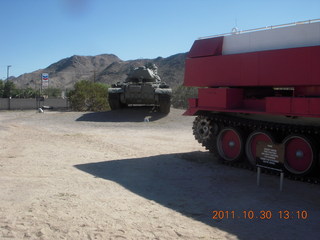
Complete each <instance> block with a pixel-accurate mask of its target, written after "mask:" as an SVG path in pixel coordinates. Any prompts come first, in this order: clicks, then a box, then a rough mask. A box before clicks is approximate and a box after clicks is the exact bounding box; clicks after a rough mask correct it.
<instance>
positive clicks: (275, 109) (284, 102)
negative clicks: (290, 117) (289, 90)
mask: <svg viewBox="0 0 320 240" xmlns="http://www.w3.org/2000/svg"><path fill="white" fill-rule="evenodd" d="M266 112H267V113H277V114H290V112H291V98H290V97H267V98H266Z"/></svg>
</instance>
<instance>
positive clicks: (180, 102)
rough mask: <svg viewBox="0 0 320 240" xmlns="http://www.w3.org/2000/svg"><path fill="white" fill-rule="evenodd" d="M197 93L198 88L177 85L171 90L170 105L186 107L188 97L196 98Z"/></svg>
mask: <svg viewBox="0 0 320 240" xmlns="http://www.w3.org/2000/svg"><path fill="white" fill-rule="evenodd" d="M197 95H198V88H195V87H185V86H182V85H181V86H178V87H177V88H175V89H173V92H172V106H173V107H175V108H183V109H187V108H188V99H189V98H196V97H197Z"/></svg>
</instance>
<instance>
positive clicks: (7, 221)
mask: <svg viewBox="0 0 320 240" xmlns="http://www.w3.org/2000/svg"><path fill="white" fill-rule="evenodd" d="M149 110H150V109H147V108H142V109H130V110H121V111H116V112H105V113H74V112H45V113H36V112H35V111H24V112H19V111H13V112H6V111H5V112H0V146H1V147H0V239H8V238H9V239H319V235H320V228H319V223H320V201H319V196H320V187H319V185H315V184H308V183H301V182H295V181H292V180H288V179H285V182H284V191H283V192H279V190H278V181H279V179H278V177H277V176H269V175H262V182H261V186H260V187H257V186H256V173H255V172H252V171H248V170H242V169H236V168H232V167H228V166H225V165H221V164H220V163H219V162H218V161H217V160H216V159H213V157H212V156H211V155H210V154H209V153H208V152H207V151H205V150H204V149H203V148H202V147H201V146H200V145H199V144H198V143H197V142H196V141H195V140H194V138H193V136H192V130H191V127H192V121H193V117H185V116H182V113H183V111H181V110H176V109H172V111H171V113H170V114H169V115H168V116H162V115H159V114H157V113H150V112H149ZM145 117H148V118H149V120H150V121H149V122H144V119H145ZM285 210H288V211H289V212H290V217H289V219H284V218H282V219H281V218H280V214H279V213H278V212H279V211H285ZM213 211H229V216H228V218H227V216H226V212H225V216H224V217H223V218H222V219H212V217H213V215H214V214H213V213H212V212H213ZM231 211H234V212H232V213H231ZM244 211H253V212H254V214H255V215H254V217H253V219H248V217H247V218H245V213H244ZM261 211H269V213H271V214H272V218H271V219H261V218H260V217H261V214H262V213H263V212H261ZM297 211H307V213H308V216H307V217H306V219H298V217H299V216H298V215H299V214H300V212H299V213H297ZM284 215H285V213H283V217H285V216H284Z"/></svg>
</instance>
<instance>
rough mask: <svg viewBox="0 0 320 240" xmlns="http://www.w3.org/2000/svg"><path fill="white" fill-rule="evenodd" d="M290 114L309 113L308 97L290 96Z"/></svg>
mask: <svg viewBox="0 0 320 240" xmlns="http://www.w3.org/2000/svg"><path fill="white" fill-rule="evenodd" d="M291 113H292V114H309V113H310V112H309V99H308V98H292V100H291Z"/></svg>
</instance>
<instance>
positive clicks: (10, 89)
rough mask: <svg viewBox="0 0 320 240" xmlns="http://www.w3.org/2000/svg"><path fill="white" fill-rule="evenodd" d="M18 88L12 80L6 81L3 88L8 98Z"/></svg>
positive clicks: (4, 94) (4, 95) (5, 96)
mask: <svg viewBox="0 0 320 240" xmlns="http://www.w3.org/2000/svg"><path fill="white" fill-rule="evenodd" d="M15 90H16V86H15V84H14V83H13V82H12V81H6V82H5V84H4V88H3V95H2V96H3V97H4V98H8V97H11V96H12V93H14V91H15Z"/></svg>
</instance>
